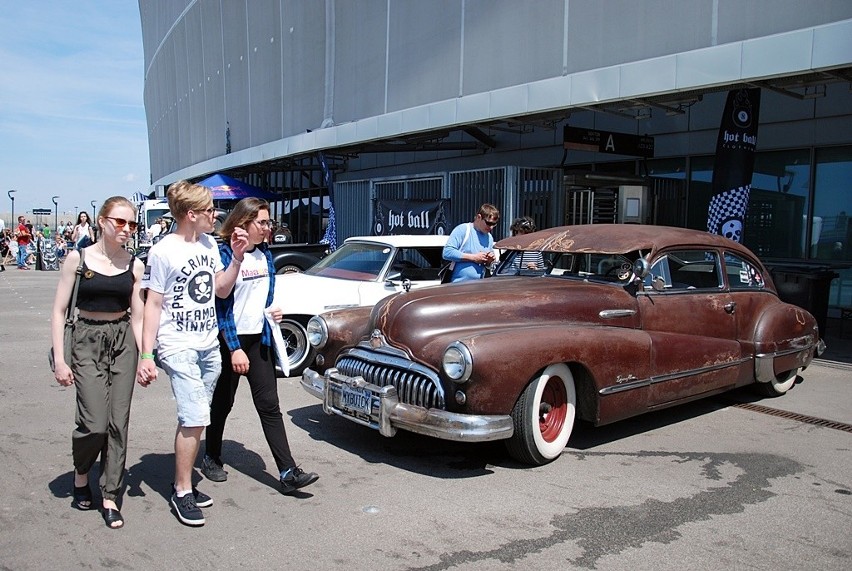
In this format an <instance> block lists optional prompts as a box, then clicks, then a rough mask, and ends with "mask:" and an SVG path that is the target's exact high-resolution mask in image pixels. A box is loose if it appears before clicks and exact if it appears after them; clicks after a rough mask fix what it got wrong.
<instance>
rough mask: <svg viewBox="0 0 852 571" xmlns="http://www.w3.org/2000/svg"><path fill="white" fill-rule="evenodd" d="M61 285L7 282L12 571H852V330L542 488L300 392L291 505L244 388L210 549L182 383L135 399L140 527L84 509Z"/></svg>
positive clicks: (2, 448)
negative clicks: (791, 381) (764, 386)
mask: <svg viewBox="0 0 852 571" xmlns="http://www.w3.org/2000/svg"><path fill="white" fill-rule="evenodd" d="M57 277H58V274H57V273H56V272H37V271H18V270H15V269H14V268H13V267H11V266H9V267H8V268H7V271H6V272H5V273H0V304H2V310H0V399H2V401H0V402H2V403H3V409H2V410H3V412H2V415H0V457H2V458H3V460H4V462H3V469H2V471H0V490H2V502H0V506H2V507H0V569H15V570H28V569H57V568H89V569H102V568H111V569H145V570H148V569H179V568H182V569H190V570H192V569H224V568H241V569H261V568H267V569H268V568H273V569H279V568H281V569H290V568H305V569H320V570H324V569H329V570H336V569H346V570H347V571H351V570H359V569H431V570H442V569H464V570H486V569H487V570H491V569H497V570H502V569H521V568H523V569H541V568H547V567H553V568H560V569H601V570H610V569H613V570H618V569H630V570H632V571H634V570H642V569H654V570H657V569H700V570H703V569H708V570H715V569H719V568H732V569H773V570H778V569H796V570H799V569H820V570H831V569H837V570H841V569H842V570H846V569H849V568H850V561H852V454H850V449H852V432H850V430H852V391H850V389H852V324H847V328H848V331H847V335H846V338H841V337H840V335H839V333H840V328H839V323H837V322H836V321H834V320H829V327H828V336H827V343H828V352H827V353H826V354H825V355H824V356H823V358H821V359H818V360H817V361H815V362H814V364H813V365H812V366H811V367H809V368H808V369H807V370H806V371H804V372H803V374H802V378H803V381H802V382H801V383H800V384H797V385H796V386H795V387H794V388H793V389H792V390H791V391H790V392H789V393H788V394H787V395H785V396H784V397H781V398H777V399H759V398H756V397H754V396H752V395H751V393H750V392H748V391H745V390H738V391H733V392H731V393H728V394H726V395H723V396H722V397H715V398H711V399H706V400H704V401H699V402H696V403H691V404H688V405H683V406H679V407H675V408H672V409H667V410H666V411H660V412H655V413H651V414H646V415H644V416H642V417H638V418H635V419H629V420H626V421H623V422H619V423H616V424H613V425H610V426H605V427H597V428H595V427H591V426H586V425H579V426H578V427H577V428H576V429H575V432H574V434H573V435H572V438H571V440H570V441H569V444H568V447H567V448H566V450H565V453H564V454H563V455H562V457H561V458H559V459H558V460H556V461H555V462H552V463H551V464H548V465H546V466H542V467H535V468H530V467H525V466H520V465H518V464H517V463H515V462H513V461H512V460H510V459H509V457H508V456H507V455H506V453H505V451H504V450H503V447H502V445H501V444H500V443H491V444H476V445H473V444H458V443H448V442H443V441H438V440H434V439H430V438H426V437H421V436H417V435H410V434H405V433H400V434H399V435H398V436H397V437H395V438H392V439H388V438H384V437H382V436H380V435H379V434H377V433H375V432H373V431H371V430H369V429H366V428H364V427H360V426H356V425H353V424H352V423H349V422H347V421H345V420H343V419H339V418H336V417H328V416H326V415H324V414H323V412H322V408H321V406H320V405H319V402H318V401H316V400H315V399H314V398H313V397H311V396H310V395H308V394H307V393H305V392H304V391H303V390H302V389H301V388H300V387H299V383H298V380H297V379H295V378H292V379H281V380H280V385H279V394H280V396H281V402H282V409H283V411H284V418H285V424H286V427H287V433H288V436H289V440H290V445H291V448H292V450H293V455H294V457H295V458H296V460H297V461H298V462H300V463H301V465H302V467H303V468H304V469H305V470H308V471H315V472H318V473H319V474H320V480H319V481H318V482H317V483H316V484H314V485H312V486H310V487H309V488H306V489H305V490H304V491H303V492H301V493H299V494H297V495H296V496H284V495H282V494H280V493H279V491H278V487H277V477H276V474H275V466H274V463H273V461H272V457H271V454H270V453H269V450H268V447H267V446H266V443H265V441H264V439H263V435H262V431H261V428H260V423H259V421H258V419H257V415H256V413H255V412H254V409H253V407H252V404H251V398H250V394H249V392H248V391H247V390H246V388H245V387H241V388H240V390H239V391H238V393H237V399H236V404H235V407H234V410H233V412H232V414H231V417H230V419H229V421H228V425H227V427H226V431H225V443H224V457H225V464H226V465H225V468H226V469H227V470H228V471H229V479H228V481H227V482H224V483H213V482H210V481H208V480H205V479H204V478H203V476H202V475H201V473H200V471H197V472H196V478H195V483H196V484H197V485H198V487H199V488H200V489H201V490H202V491H204V492H206V493H207V494H209V495H211V496H212V497H213V498H214V502H215V503H214V506H213V507H212V508H208V509H206V510H205V515H206V516H207V518H208V521H207V524H206V525H205V526H204V527H202V528H198V529H195V528H189V527H187V526H184V525H182V524H180V523H179V522H178V521H177V519H176V518H175V516H174V514H173V513H172V511H171V509H170V507H169V505H168V495H169V490H170V483H171V481H172V474H173V454H172V451H173V437H174V429H175V411H174V401H173V399H172V395H171V390H170V387H169V383H168V379H167V378H166V377H165V375H164V374H162V373H161V374H160V378H159V379H158V381H157V382H155V383H154V384H153V385H152V386H151V387H149V388H147V389H146V388H141V387H137V389H136V392H135V395H134V403H133V411H132V414H131V421H130V442H129V452H128V462H127V468H128V472H127V477H126V488H127V489H126V493H125V494H124V497H123V499H122V506H121V509H122V513H123V514H124V516H125V519H126V525H125V527H124V528H123V529H120V530H109V529H107V528H106V526H105V525H104V523H103V520H102V519H101V517H100V515H99V514H98V513H97V512H95V511H90V512H80V511H77V510H74V509H72V508H71V495H70V491H71V485H72V473H71V469H72V468H71V444H70V436H71V431H72V429H73V425H74V398H75V397H74V389H73V388H71V389H68V388H63V387H60V386H59V385H57V384H56V383H55V382H54V380H53V378H52V374H51V372H50V370H49V369H48V366H47V358H46V355H47V350H48V347H49V346H50V340H49V318H50V308H51V304H52V300H53V293H54V289H55V286H56V281H57ZM94 471H95V472H96V470H94ZM92 480H93V483H94V482H95V477H94V476H93V478H92Z"/></svg>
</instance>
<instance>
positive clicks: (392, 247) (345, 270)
mask: <svg viewBox="0 0 852 571" xmlns="http://www.w3.org/2000/svg"><path fill="white" fill-rule="evenodd" d="M446 242H447V236H432V235H405V236H361V237H353V238H348V239H347V240H346V241H345V242H344V243H343V245H342V246H341V247H340V248H339V249H337V250H336V251H334V252H333V253H331V254H330V255H328V256H326V257H325V258H323V259H322V260H320V261H319V262H317V263H316V264H315V265H314V266H312V267H310V268H308V269H307V270H306V271H305V272H304V273H293V274H282V275H278V276H276V278H275V280H276V283H275V302H274V303H273V305H277V306H278V307H280V308H281V310H282V311H283V312H284V320H283V321H282V322H281V333H282V335H283V337H284V342H285V344H286V346H287V357H288V360H289V366H290V375H291V376H299V375H301V374H302V371H303V370H304V369H305V368H306V367H307V366H308V365H309V364H310V363H311V361H312V360H313V353H314V351H313V349H312V348H311V346H310V344H309V343H308V341H307V333H306V331H305V326H306V325H307V323H308V320H309V319H310V318H311V317H313V316H314V315H319V314H320V313H324V312H326V311H330V310H332V309H340V308H344V307H360V306H373V305H375V304H376V302H378V301H379V300H380V299H382V298H384V297H386V296H388V295H391V294H394V293H398V292H401V291H403V290H405V289H415V288H420V287H425V286H431V285H437V284H438V283H440V280H439V278H438V270H439V269H440V267H441V252H442V250H443V249H444V244H446Z"/></svg>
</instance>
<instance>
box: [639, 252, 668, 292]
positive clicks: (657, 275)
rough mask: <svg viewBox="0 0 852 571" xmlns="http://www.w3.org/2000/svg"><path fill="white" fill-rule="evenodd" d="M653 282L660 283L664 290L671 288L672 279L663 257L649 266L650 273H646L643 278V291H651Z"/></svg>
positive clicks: (665, 259)
mask: <svg viewBox="0 0 852 571" xmlns="http://www.w3.org/2000/svg"><path fill="white" fill-rule="evenodd" d="M655 280H658V281H660V282H661V283H662V284H663V286H664V287H665V288H666V289H668V288H671V287H672V277H671V274H670V273H669V262H668V259H667V258H666V257H665V256H663V257H662V258H660V259H658V260H657V261H656V262H654V264H653V265H652V266H651V271H650V272H648V275H647V276H645V280H644V286H645V289H646V290H648V289H653V287H654V281H655Z"/></svg>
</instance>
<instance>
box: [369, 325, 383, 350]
mask: <svg viewBox="0 0 852 571" xmlns="http://www.w3.org/2000/svg"><path fill="white" fill-rule="evenodd" d="M383 345H385V336H384V335H382V332H381V331H380V330H378V329H373V332H372V333H371V334H370V347H372V348H373V349H378V348H379V347H381V346H383Z"/></svg>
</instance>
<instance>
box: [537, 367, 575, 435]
mask: <svg viewBox="0 0 852 571" xmlns="http://www.w3.org/2000/svg"><path fill="white" fill-rule="evenodd" d="M538 410H539V414H538V428H539V431H541V437H542V438H544V440H545V442H553V441H554V440H556V439H557V438H558V437H559V434H560V433H561V432H562V428H563V427H564V426H565V418H566V417H567V416H568V394H567V393H566V392H565V383H564V382H562V379H561V378H560V377H550V378H549V379H548V380H547V384H546V385H545V386H544V390H543V391H542V393H541V403H540V404H539V407H538Z"/></svg>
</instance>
